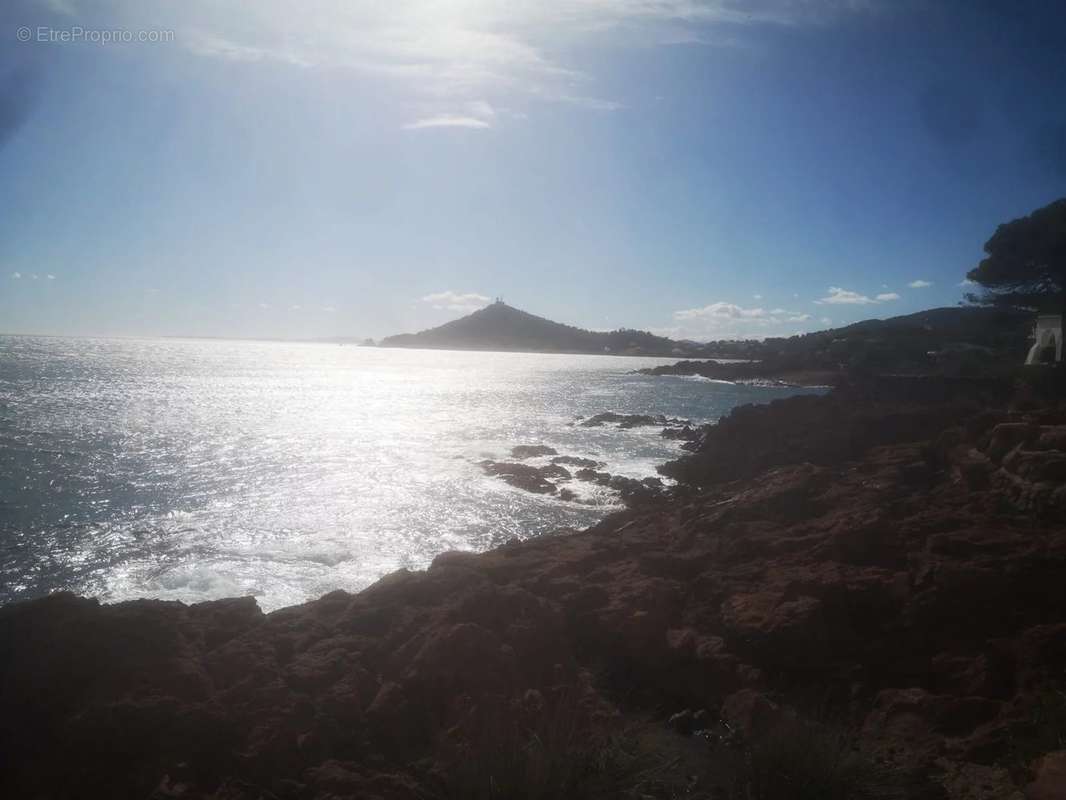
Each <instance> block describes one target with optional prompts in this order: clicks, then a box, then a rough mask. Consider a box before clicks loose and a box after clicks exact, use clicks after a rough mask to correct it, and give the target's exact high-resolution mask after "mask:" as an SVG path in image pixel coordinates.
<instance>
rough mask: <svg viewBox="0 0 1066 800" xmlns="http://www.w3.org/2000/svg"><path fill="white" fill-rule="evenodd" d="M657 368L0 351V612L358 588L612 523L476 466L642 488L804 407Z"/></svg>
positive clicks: (279, 349)
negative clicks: (759, 415) (750, 417)
mask: <svg viewBox="0 0 1066 800" xmlns="http://www.w3.org/2000/svg"><path fill="white" fill-rule="evenodd" d="M659 363H669V360H661V359H636V358H619V357H603V356H563V355H529V354H514V353H460V352H442V351H412V350H408V351H405V350H381V349H375V348H360V347H350V346H344V347H341V346H337V345H329V344H304V343H281V342H237V341H200V340H103V339H63V338H34V337H0V602H4V601H8V600H11V599H14V598H18V597H30V596H35V595H39V594H43V593H46V592H48V591H53V590H56V589H60V588H62V589H72V590H75V591H77V592H81V593H84V594H92V595H96V596H98V597H100V598H101V599H102V600H106V601H114V600H123V599H128V598H132V597H144V596H150V597H159V598H166V599H179V600H185V601H198V600H203V599H208V598H214V597H223V596H230V595H237V594H253V595H255V596H256V597H257V598H258V601H259V604H260V605H261V606H262V607H263V608H265V609H268V610H269V609H273V608H278V607H280V606H284V605H288V604H291V603H297V602H301V601H303V600H306V599H307V598H309V597H313V596H317V595H319V594H321V593H323V592H326V591H329V590H332V589H336V588H344V589H350V590H354V589H359V588H362V587H365V586H367V585H368V584H370V583H371V582H373V581H374V580H376V579H377V578H378V577H380V576H381V575H382V574H385V573H387V572H389V571H392V570H394V569H397V568H399V567H409V568H422V567H424V566H426V565H427V564H428V563H429V561H430V560H431V559H432V558H433V556H435V555H436V554H438V553H440V552H442V551H444V550H450V549H463V550H483V549H486V548H489V547H492V546H493V545H496V544H499V543H501V542H504V541H508V540H510V539H512V538H516V537H518V538H525V537H528V536H535V535H537V534H540V533H544V532H546V531H550V530H554V529H557V528H560V527H564V526H571V527H584V526H586V525H589V524H592V523H594V522H595V521H597V520H598V519H600V518H601V517H602V516H603V514H604V513H605V512H606V511H609V510H611V509H612V508H613V507H614V506H613V505H611V504H612V503H613V502H614V501H613V499H612V497H611V496H610V495H609V494H608V493H605V492H603V491H602V490H592V489H591V488H590V487H588V486H586V485H578V486H577V488H580V489H582V490H583V491H584V492H585V493H586V495H587V496H588V497H589V499H593V500H595V501H596V502H597V505H593V506H590V505H579V504H576V503H567V502H563V501H560V500H558V499H555V498H552V497H545V496H539V495H532V494H528V493H525V492H522V491H520V490H518V489H514V488H511V487H508V486H506V485H504V484H502V483H500V482H499V481H496V480H494V479H489V478H486V477H484V476H483V475H482V474H481V470H480V469H479V467H478V466H477V461H479V460H480V459H482V458H500V459H502V458H505V457H506V456H507V454H508V452H509V450H510V448H511V447H512V446H514V445H515V444H521V443H544V444H549V445H551V446H553V447H555V448H556V449H557V450H558V451H559V452H560V453H563V454H569V455H578V456H588V457H596V458H597V459H598V460H600V461H604V462H606V463H607V466H606V469H607V470H608V471H610V472H612V473H616V474H623V475H629V476H633V477H641V476H645V475H650V474H654V467H655V465H656V464H659V463H662V462H663V461H665V460H668V459H670V458H673V457H675V455H676V453H677V449H676V444H674V443H672V442H669V441H666V440H664V439H662V438H661V437H659V436H657V435H656V434H657V433H658V429H653V430H648V429H645V430H641V429H636V430H633V431H620V430H616V429H613V428H581V427H580V426H572V425H568V423H570V422H572V421H573V420H574V418H575V417H576V416H579V415H580V416H588V415H591V414H595V413H597V412H600V411H605V410H614V411H619V412H624V413H665V414H667V415H670V416H682V417H688V418H691V419H694V420H697V421H709V420H714V419H717V418H718V417H720V416H721V415H722V414H724V413H726V412H727V411H728V410H729V409H730V408H732V407H733V406H735V405H737V404H740V403H749V402H766V401H768V400H771V399H773V398H775V397H781V396H785V395H787V394H792V393H795V390H784V389H769V388H756V387H740V386H732V385H730V384H717V383H708V382H695V381H685V380H677V379H670V378H649V377H644V376H640V375H630V374H628V373H629V372H630V371H631V370H633V369H636V368H638V367H643V366H652V365H655V364H659Z"/></svg>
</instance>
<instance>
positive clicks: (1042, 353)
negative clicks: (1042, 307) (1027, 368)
mask: <svg viewBox="0 0 1066 800" xmlns="http://www.w3.org/2000/svg"><path fill="white" fill-rule="evenodd" d="M1033 339H1034V340H1035V341H1034V342H1033V346H1032V347H1030V348H1029V355H1028V356H1027V357H1026V359H1025V363H1026V364H1057V363H1058V362H1060V361H1062V315H1061V314H1040V315H1039V316H1038V317H1037V318H1036V327H1035V328H1034V329H1033Z"/></svg>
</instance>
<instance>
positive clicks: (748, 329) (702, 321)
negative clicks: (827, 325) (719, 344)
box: [660, 302, 811, 339]
mask: <svg viewBox="0 0 1066 800" xmlns="http://www.w3.org/2000/svg"><path fill="white" fill-rule="evenodd" d="M673 316H674V321H675V323H677V324H676V325H675V326H674V327H672V328H663V329H660V330H661V332H662V335H665V336H672V337H674V338H681V339H716V338H717V339H750V338H762V337H765V336H779V335H789V334H791V333H795V332H798V331H799V329H800V328H799V327H797V326H802V324H803V323H805V322H809V321H810V320H811V315H810V314H804V313H802V312H800V311H789V310H788V309H784V308H774V309H771V310H769V311H767V310H766V309H765V308H759V307H756V308H745V307H743V306H740V305H737V304H736V303H725V302H717V303H711V304H710V305H706V306H703V307H701V308H686V309H682V310H680V311H675V312H674V314H673Z"/></svg>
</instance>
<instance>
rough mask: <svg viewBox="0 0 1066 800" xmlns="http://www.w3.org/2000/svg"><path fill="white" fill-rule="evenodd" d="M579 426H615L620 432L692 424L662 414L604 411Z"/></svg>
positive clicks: (685, 420)
mask: <svg viewBox="0 0 1066 800" xmlns="http://www.w3.org/2000/svg"><path fill="white" fill-rule="evenodd" d="M579 424H580V425H581V427H583V428H598V427H599V426H601V425H617V426H618V427H619V428H621V429H622V430H627V429H629V428H642V427H649V426H654V425H660V426H664V427H674V428H676V427H686V426H690V425H691V424H692V422H691V421H690V420H687V419H677V418H674V417H665V416H663V415H662V414H657V415H652V414H619V413H617V412H615V411H604V412H603V413H601V414H595V415H593V416H591V417H589V418H588V419H585V420H582V421H581V422H580V423H579Z"/></svg>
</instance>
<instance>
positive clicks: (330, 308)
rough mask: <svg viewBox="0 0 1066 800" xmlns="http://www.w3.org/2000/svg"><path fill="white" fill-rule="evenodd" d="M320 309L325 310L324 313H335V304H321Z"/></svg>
mask: <svg viewBox="0 0 1066 800" xmlns="http://www.w3.org/2000/svg"><path fill="white" fill-rule="evenodd" d="M322 311H323V312H325V313H326V314H336V313H337V307H336V306H322Z"/></svg>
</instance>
